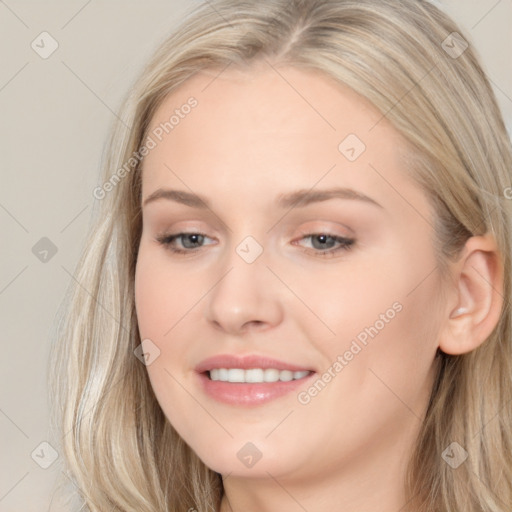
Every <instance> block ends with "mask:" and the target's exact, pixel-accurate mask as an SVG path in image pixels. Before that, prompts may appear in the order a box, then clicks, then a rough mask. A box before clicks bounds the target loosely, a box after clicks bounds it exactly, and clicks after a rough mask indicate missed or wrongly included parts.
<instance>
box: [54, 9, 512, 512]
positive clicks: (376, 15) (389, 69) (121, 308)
mask: <svg viewBox="0 0 512 512" xmlns="http://www.w3.org/2000/svg"><path fill="white" fill-rule="evenodd" d="M454 32H456V33H457V34H460V35H461V36H462V39H461V38H460V37H459V36H458V35H456V34H453V33H454ZM465 41H468V42H469V40H468V38H467V37H466V36H465V35H464V33H463V32H462V30H461V29H460V28H459V27H458V26H456V25H455V24H454V22H453V21H452V20H451V19H450V18H449V17H447V16H446V15H445V14H444V13H442V12H441V11H440V10H439V9H438V8H436V7H435V6H434V5H432V4H431V3H428V2H426V1H419V0H357V1H355V0H251V1H248V0H241V1H239V0H236V1H235V0H220V1H219V0H217V1H215V0H212V1H209V2H206V3H205V4H204V5H203V6H202V7H200V8H199V9H198V10H197V12H195V13H193V15H191V16H190V17H189V19H187V20H186V21H185V22H184V24H183V25H182V26H181V28H179V30H177V31H176V32H175V33H174V34H173V35H172V36H171V37H169V38H168V39H167V40H166V41H165V42H164V43H163V44H162V45H161V46H160V48H159V49H158V50H157V51H156V53H155V54H154V56H153V58H152V59H151V61H150V62H149V64H148V65H147V67H146V68H145V69H144V70H143V72H142V74H141V76H140V78H139V79H138V81H137V82H136V84H135V85H134V87H133V88H132V89H131V92H130V94H129V95H128V97H127V98H126V100H125V102H124V104H123V108H122V111H121V112H120V117H121V118H122V119H123V122H122V123H121V122H119V123H117V124H116V125H115V126H113V129H112V135H111V138H110V140H109V141H108V145H107V146H106V148H107V149H106V154H105V158H104V172H103V176H102V181H101V184H100V185H99V186H98V188H97V189H96V190H95V191H94V195H95V197H96V198H97V199H98V200H97V202H96V204H95V212H94V217H93V222H92V224H91V227H90V232H89V235H88V239H87V242H86V244H85V247H84V250H83V253H82V257H81V259H80V261H79V263H78V266H77V268H76V270H75V272H74V276H73V279H72V282H71V286H70V288H69V292H68V294H67V296H66V298H65V302H64V306H63V308H62V311H61V315H60V321H59V324H58V336H57V339H56V340H55V344H54V347H53V349H52V355H51V361H50V375H51V383H50V385H51V388H50V389H51V395H52V399H53V412H52V417H53V418H54V420H55V422H54V429H55V431H56V432H57V433H58V435H59V438H58V441H59V450H60V452H61V455H62V456H63V457H62V458H63V459H64V460H65V471H66V475H67V477H68V478H69V479H71V480H72V482H73V484H74V485H73V486H72V488H71V490H72V493H74V494H75V495H76V496H77V497H78V498H77V500H78V503H79V505H80V506H82V507H83V508H81V509H80V510H89V511H95V512H97V511H101V512H110V511H111V510H118V511H137V512H163V511H173V512H174V511H180V512H181V511H188V510H189V509H193V510H196V511H198V512H206V511H218V510H219V505H220V500H221V496H222V492H223V488H222V480H221V477H220V475H218V474H217V473H215V472H213V471H211V470H210V469H209V468H207V467H206V466H205V465H204V464H203V463H202V462H201V460H200V459H199V458H198V457H197V456H196V455H195V453H194V452H192V450H191V449H190V448H189V447H188V446H187V445H186V444H185V443H184V442H183V440H182V439H181V438H180V437H179V435H178V434H177V433H176V431H175V430H174V429H173V428H172V426H171V425H170V423H169V422H168V421H167V420H166V418H165V416H164V414H163V412H162V410H161V409H160V407H159V405H158V403H157V401H156V399H155V396H154V394H153V391H152V389H151V385H150V382H149V379H148V376H147V372H146V368H145V367H144V365H143V364H141V362H140V361H139V360H138V359H137V357H135V355H134V349H135V348H136V347H137V346H138V345H139V344H140V342H141V340H140V337H139V332H138V327H137V319H136V313H135V307H134V272H135V264H136V258H137V250H138V243H139V239H140V234H141V210H140V191H141V186H140V180H141V175H140V160H141V153H140V150H141V147H142V146H143V145H144V144H145V141H146V140H147V139H146V138H147V136H148V126H149V123H150V121H151V118H152V116H153V114H154V113H155V111H156V109H157V108H158V106H159V105H160V104H161V102H162V101H163V99H164V98H165V97H166V96H167V95H168V94H169V93H170V92H171V91H173V90H175V89H176V88H177V87H178V86H179V85H180V84H182V83H183V82H185V81H186V80H187V79H188V78H190V77H191V76H193V75H194V74H195V73H197V72H198V71H199V70H200V69H207V68H208V69H219V70H221V69H224V68H225V67H226V66H228V65H231V66H240V67H243V66H250V65H251V63H253V62H254V61H255V60H256V59H268V60H269V61H272V62H278V63H283V64H289V65H291V66H295V67H298V68H302V69H311V70H320V71H321V72H323V73H324V74H325V75H326V76H330V77H332V78H334V79H336V80H338V81H339V82H340V83H342V84H345V85H347V86H349V87H350V88H352V89H353V90H355V91H357V92H358V93H359V94H360V95H362V96H363V97H365V98H367V99H368V100H370V101H371V102H372V103H373V104H374V105H375V106H376V108H377V109H379V110H380V112H381V113H382V116H383V118H384V117H385V118H386V119H387V120H388V121H389V122H391V123H392V125H393V126H394V127H395V128H396V129H397V130H398V131H399V132H400V133H401V134H402V136H403V137H404V139H405V140H406V141H407V143H408V146H409V148H410V151H409V154H408V157H407V158H408V170H409V172H411V174H412V176H413V177H414V179H416V181H417V183H418V184H419V185H420V186H421V187H422V188H423V190H424V191H425V193H426V194H428V197H429V198H430V199H431V201H432V204H434V205H435V209H436V212H437V219H436V246H435V249H436V251H437V254H438V260H439V266H440V268H441V269H445V267H446V262H448V261H449V260H450V259H451V258H454V257H455V256H456V255H457V254H458V253H459V251H460V249H461V248H462V247H463V245H464V243H465V241H466V240H467V238H468V237H470V236H472V235H479V234H484V233H486V232H489V233H492V234H493V235H494V237H495V239H496V241H497V244H498V247H499V250H500V252H501V255H502V258H503V264H504V293H505V301H504V303H505V304H504V308H503V311H502V314H501V317H500V320H499V322H498V324H497V326H496V328H495V329H494V331H493V332H492V334H491V336H489V338H488V339H487V340H486V341H485V342H484V343H483V344H482V345H481V346H480V347H479V348H478V349H476V350H474V351H472V352H470V353H468V354H464V355H461V356H449V355H447V354H444V353H441V352H440V353H439V355H438V358H437V360H438V378H437V380H436V383H435V385H434V387H433V389H432V394H431V399H430V403H429V407H428V411H427V414H426V419H425V421H424V424H423V426H422V430H421V433H420V435H419V438H418V440H417V445H416V447H415V451H414V453H413V454H411V455H412V456H411V459H410V465H409V470H408V478H407V481H406V482H405V483H404V484H405V485H406V489H407V492H408V496H409V499H410V502H409V505H410V506H411V508H412V509H414V510H417V511H418V512H427V511H432V510H436V511H438V512H441V511H446V512H448V511H450V512H477V511H478V512H482V511H486V512H505V511H507V512H508V511H509V510H511V508H512V414H511V404H512V326H511V322H512V319H511V311H510V302H509V301H510V298H511V296H512V295H511V285H512V283H511V279H512V274H511V254H512V248H511V243H512V242H511V241H512V228H511V222H512V200H510V195H507V194H506V191H507V190H508V191H511V189H510V186H511V184H512V149H511V144H510V140H509V138H508V134H507V132H506V129H505V126H504V123H503V120H502V117H501V114H500V111H499V109H498V107H497V103H496V99H495V97H494V94H493V92H492V89H491V87H490V85H489V81H488V80H487V78H486V75H485V73H484V72H483V71H482V69H481V67H480V65H479V62H478V59H477V57H476V56H475V52H474V50H473V49H472V47H471V45H469V47H467V48H466V44H465ZM199 108H200V106H199ZM127 126H128V127H129V128H127ZM404 158H405V157H404ZM507 197H508V199H507ZM54 442H56V441H54ZM453 442H457V443H459V444H460V445H461V446H462V447H463V448H464V449H465V450H466V452H467V453H468V458H467V460H466V461H465V462H464V463H463V464H462V465H461V466H460V467H458V468H457V469H453V468H452V467H450V465H448V464H447V463H446V462H445V461H444V460H443V457H442V453H443V451H444V450H445V449H446V448H447V447H448V446H449V445H450V444H451V443H453Z"/></svg>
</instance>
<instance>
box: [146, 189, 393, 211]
mask: <svg viewBox="0 0 512 512" xmlns="http://www.w3.org/2000/svg"><path fill="white" fill-rule="evenodd" d="M159 199H167V200H169V201H175V202H177V203H180V204H183V205H186V206H190V207H191V208H199V209H211V205H210V202H209V201H208V199H207V198H206V197H204V196H201V195H199V194H194V193H192V192H186V191H185V190H171V189H163V188H159V189H157V190H155V191H154V192H153V193H151V194H150V195H149V196H148V197H147V198H146V199H145V200H144V202H143V206H146V205H147V204H149V203H152V202H154V201H157V200H159ZM329 199H351V200H357V201H363V202H365V203H368V204H370V205H374V206H377V207H379V208H383V206H382V205H381V204H379V203H378V202H377V201H375V199H372V198H371V197H369V196H367V195H365V194H363V193H361V192H358V191H357V190H354V189H352V188H345V187H336V188H331V189H326V190H314V191H312V190H310V189H301V190H297V191H294V192H289V193H286V194H280V195H279V196H277V205H278V206H279V207H280V208H283V209H284V208H300V207H304V206H307V205H309V204H311V203H318V202H321V201H327V200H329Z"/></svg>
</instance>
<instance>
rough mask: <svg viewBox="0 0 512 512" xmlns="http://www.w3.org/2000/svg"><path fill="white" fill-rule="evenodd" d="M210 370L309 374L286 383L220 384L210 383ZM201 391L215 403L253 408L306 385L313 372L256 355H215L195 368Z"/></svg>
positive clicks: (214, 381) (217, 382) (215, 381)
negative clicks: (249, 370) (267, 369)
mask: <svg viewBox="0 0 512 512" xmlns="http://www.w3.org/2000/svg"><path fill="white" fill-rule="evenodd" d="M212 368H242V369H249V368H263V369H265V368H276V369H278V370H290V371H295V372H298V371H305V370H307V371H311V374H310V375H308V376H307V377H304V378H302V379H298V380H291V381H288V382H281V381H277V382H262V383H246V382H221V381H218V380H210V378H209V376H208V373H207V372H208V371H209V370H211V369H212ZM195 370H196V372H197V374H198V377H199V381H200V385H201V387H202V389H203V391H204V392H205V393H206V394H207V395H208V396H210V397H211V398H213V399H215V400H216V401H218V402H222V403H225V404H229V405H236V406H246V407H251V406H257V405H262V404H264V403H267V402H270V401H271V400H275V399H276V398H279V397H282V396H284V395H286V394H288V393H291V392H292V391H294V390H297V388H299V387H301V386H304V385H305V384H306V382H309V380H310V379H311V378H312V376H313V375H316V373H315V372H314V370H311V368H307V367H305V366H299V365H294V364H290V363H285V362H284V361H279V360H277V359H272V358H268V357H263V356H257V355H246V356H233V355H229V354H223V355H218V356H215V357H211V358H208V359H205V360H204V361H202V362H201V363H199V364H198V365H197V366H196V368H195Z"/></svg>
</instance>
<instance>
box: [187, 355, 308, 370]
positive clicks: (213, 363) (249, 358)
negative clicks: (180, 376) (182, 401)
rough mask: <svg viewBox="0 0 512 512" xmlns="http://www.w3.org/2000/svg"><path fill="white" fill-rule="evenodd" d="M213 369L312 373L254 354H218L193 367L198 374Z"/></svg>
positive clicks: (302, 368)
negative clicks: (276, 370)
mask: <svg viewBox="0 0 512 512" xmlns="http://www.w3.org/2000/svg"><path fill="white" fill-rule="evenodd" d="M214 368H241V369H244V370H248V369H251V368H263V369H265V368H276V369H278V370H290V371H292V372H300V371H314V370H312V369H311V368H308V367H306V366H302V365H297V364H291V363H286V362H284V361H280V360H278V359H273V358H271V357H266V356H261V355H256V354H247V355H233V354H219V355H217V356H213V357H209V358H208V359H204V360H203V361H201V362H200V363H199V364H198V365H197V366H196V367H195V370H196V371H197V372H198V373H204V372H207V371H210V370H212V369H214Z"/></svg>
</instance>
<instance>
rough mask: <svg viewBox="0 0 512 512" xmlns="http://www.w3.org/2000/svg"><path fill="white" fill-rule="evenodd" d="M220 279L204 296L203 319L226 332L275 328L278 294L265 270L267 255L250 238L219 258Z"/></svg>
mask: <svg viewBox="0 0 512 512" xmlns="http://www.w3.org/2000/svg"><path fill="white" fill-rule="evenodd" d="M222 258H223V261H222V264H220V265H219V268H221V269H222V271H221V272H219V275H220V276H222V277H220V279H219V280H218V281H217V282H216V284H215V285H214V287H213V289H212V290H211V293H209V294H208V300H207V311H206V317H207V318H208V320H209V321H211V322H213V323H215V324H216V325H217V326H220V327H222V328H223V329H224V330H226V331H229V332H232V333H234V332H238V331H240V330H242V329H244V328H245V327H247V326H248V325H250V324H259V325H260V326H261V325H262V324H268V325H276V324H277V323H279V322H280V321H281V319H282V309H281V304H280V302H279V294H278V293H276V290H274V286H275V283H274V285H272V282H271V279H270V278H271V277H272V274H271V272H270V271H269V270H268V268H267V261H268V258H267V254H266V252H265V250H264V248H263V246H262V245H261V244H260V243H259V242H258V241H256V239H255V238H254V237H251V236H247V237H245V238H244V239H243V240H242V241H241V242H240V243H238V245H236V246H235V247H230V249H229V251H227V252H226V254H225V255H223V256H222ZM274 281H275V280H274Z"/></svg>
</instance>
